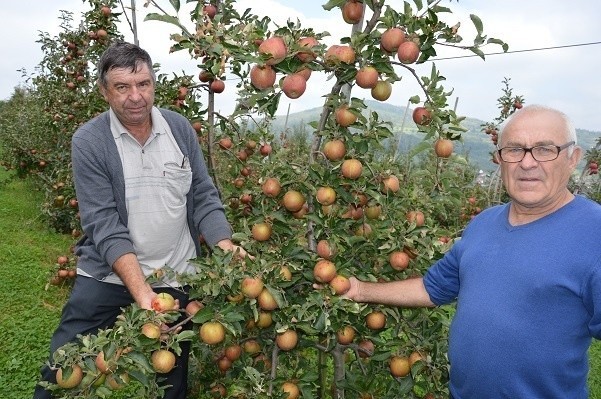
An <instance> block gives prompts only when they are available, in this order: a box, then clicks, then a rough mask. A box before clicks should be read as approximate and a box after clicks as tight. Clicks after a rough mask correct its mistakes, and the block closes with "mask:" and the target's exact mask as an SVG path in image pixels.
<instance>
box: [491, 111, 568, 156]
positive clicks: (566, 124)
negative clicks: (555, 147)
mask: <svg viewBox="0 0 601 399" xmlns="http://www.w3.org/2000/svg"><path fill="white" fill-rule="evenodd" d="M529 112H533V113H538V112H550V113H553V114H555V115H557V116H559V117H560V118H561V120H562V121H563V125H564V128H565V133H566V136H567V137H566V138H567V139H568V141H573V142H574V145H573V146H570V147H569V148H568V149H567V152H568V157H571V156H572V153H573V152H574V147H576V145H577V144H578V138H577V137H576V128H574V124H573V123H572V121H571V120H570V118H569V117H568V116H567V115H566V114H565V113H563V112H562V111H559V110H558V109H555V108H551V107H547V106H544V105H539V104H531V105H527V106H525V107H524V108H522V109H520V110H518V111H516V112H514V113H513V114H511V116H510V117H509V118H507V120H506V121H505V123H504V124H503V128H502V129H501V132H500V133H499V138H498V141H499V142H501V136H502V135H503V131H504V130H505V128H506V127H507V126H508V125H510V124H511V121H512V120H513V119H514V118H515V117H516V116H518V115H521V114H524V113H529Z"/></svg>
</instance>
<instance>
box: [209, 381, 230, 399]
mask: <svg viewBox="0 0 601 399" xmlns="http://www.w3.org/2000/svg"><path fill="white" fill-rule="evenodd" d="M226 396H227V388H226V387H225V385H223V384H221V383H218V384H215V385H213V386H212V387H211V397H212V398H225V397H226Z"/></svg>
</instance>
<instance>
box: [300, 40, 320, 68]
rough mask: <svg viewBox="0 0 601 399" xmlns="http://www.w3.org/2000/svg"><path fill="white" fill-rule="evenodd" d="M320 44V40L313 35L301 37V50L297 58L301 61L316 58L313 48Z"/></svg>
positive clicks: (309, 60)
mask: <svg viewBox="0 0 601 399" xmlns="http://www.w3.org/2000/svg"><path fill="white" fill-rule="evenodd" d="M318 44H319V42H318V41H317V39H316V38H314V37H313V36H308V37H301V38H300V39H299V40H298V45H299V47H300V50H299V51H298V53H297V54H296V58H298V59H299V60H300V61H301V62H311V61H313V60H315V53H314V52H313V51H312V50H311V49H312V48H313V47H315V46H317V45H318Z"/></svg>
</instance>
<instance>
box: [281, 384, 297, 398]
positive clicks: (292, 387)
mask: <svg viewBox="0 0 601 399" xmlns="http://www.w3.org/2000/svg"><path fill="white" fill-rule="evenodd" d="M282 391H283V392H284V393H286V394H288V396H287V397H286V399H298V398H299V397H300V390H299V389H298V385H296V384H295V383H294V382H292V381H285V382H284V383H283V384H282Z"/></svg>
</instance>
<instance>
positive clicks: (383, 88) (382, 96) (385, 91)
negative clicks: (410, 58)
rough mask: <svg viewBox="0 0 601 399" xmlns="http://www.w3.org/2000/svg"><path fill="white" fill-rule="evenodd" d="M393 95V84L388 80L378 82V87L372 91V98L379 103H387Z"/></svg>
mask: <svg viewBox="0 0 601 399" xmlns="http://www.w3.org/2000/svg"><path fill="white" fill-rule="evenodd" d="M391 94H392V83H390V82H388V81H386V80H378V82H377V83H376V85H375V86H374V87H372V89H371V96H372V98H374V99H375V100H378V101H386V100H388V99H389V98H390V95H391Z"/></svg>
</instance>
